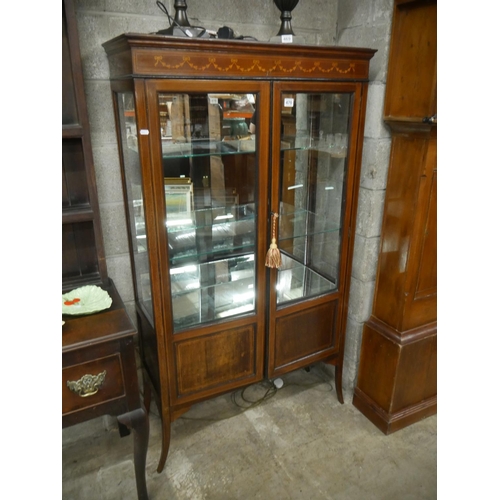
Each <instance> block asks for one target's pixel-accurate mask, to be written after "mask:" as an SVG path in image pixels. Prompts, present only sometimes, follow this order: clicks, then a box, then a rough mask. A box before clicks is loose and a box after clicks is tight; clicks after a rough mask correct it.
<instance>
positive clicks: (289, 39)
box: [281, 35, 293, 43]
mask: <svg viewBox="0 0 500 500" xmlns="http://www.w3.org/2000/svg"><path fill="white" fill-rule="evenodd" d="M292 42H293V35H281V43H292Z"/></svg>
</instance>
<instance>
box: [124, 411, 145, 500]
mask: <svg viewBox="0 0 500 500" xmlns="http://www.w3.org/2000/svg"><path fill="white" fill-rule="evenodd" d="M117 418H118V421H119V422H120V423H122V424H124V425H126V426H127V427H128V428H131V429H132V431H133V433H134V469H135V482H136V485H137V496H138V498H139V500H148V490H147V487H146V455H147V452H148V442H149V418H148V415H147V413H146V411H145V410H144V408H138V409H137V410H133V411H131V412H128V413H125V414H123V415H120V416H119V417H117Z"/></svg>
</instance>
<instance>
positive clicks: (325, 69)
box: [154, 56, 356, 74]
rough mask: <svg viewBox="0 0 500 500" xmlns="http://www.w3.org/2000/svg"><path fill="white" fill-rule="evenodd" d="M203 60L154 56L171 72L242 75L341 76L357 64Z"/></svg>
mask: <svg viewBox="0 0 500 500" xmlns="http://www.w3.org/2000/svg"><path fill="white" fill-rule="evenodd" d="M197 59H201V61H200V62H198V63H196V62H194V60H193V59H192V58H191V57H190V56H183V57H182V60H180V61H179V60H177V61H172V58H171V57H169V61H170V62H165V61H164V60H163V56H154V66H155V67H156V68H158V67H161V68H163V69H167V70H170V71H175V70H182V69H189V70H195V71H207V70H215V71H218V72H221V73H227V72H230V71H240V72H242V73H250V72H261V73H265V74H272V73H296V72H301V73H303V74H313V73H323V74H329V73H332V72H337V73H341V74H347V73H349V72H352V73H355V72H356V65H355V63H352V62H350V63H346V64H345V67H341V65H340V64H339V63H338V62H335V61H332V62H327V63H323V62H321V61H314V62H313V64H312V65H310V64H309V65H305V64H304V63H303V62H302V61H300V60H296V61H293V65H292V66H288V67H287V66H285V65H284V64H283V61H282V60H280V59H278V60H273V61H272V62H271V65H270V66H267V67H266V65H265V64H263V62H262V61H261V60H260V59H253V60H252V61H251V63H250V62H249V61H247V60H242V61H240V60H239V59H238V58H234V57H232V58H230V60H229V62H227V61H225V60H223V59H218V58H216V57H206V58H205V59H204V60H203V58H200V57H197Z"/></svg>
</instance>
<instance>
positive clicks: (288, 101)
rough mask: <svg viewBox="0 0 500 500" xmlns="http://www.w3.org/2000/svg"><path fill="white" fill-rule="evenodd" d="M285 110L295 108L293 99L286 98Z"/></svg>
mask: <svg viewBox="0 0 500 500" xmlns="http://www.w3.org/2000/svg"><path fill="white" fill-rule="evenodd" d="M284 106H285V108H293V97H285V104H284Z"/></svg>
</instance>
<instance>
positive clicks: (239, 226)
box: [139, 80, 270, 404]
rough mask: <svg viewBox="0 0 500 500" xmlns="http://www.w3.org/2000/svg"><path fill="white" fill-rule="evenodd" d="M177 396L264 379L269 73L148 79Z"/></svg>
mask: <svg viewBox="0 0 500 500" xmlns="http://www.w3.org/2000/svg"><path fill="white" fill-rule="evenodd" d="M145 88H146V99H147V107H148V129H147V132H143V131H140V132H139V133H144V134H145V133H147V134H148V136H149V144H150V153H151V158H150V170H151V179H152V185H153V192H154V202H153V203H154V213H155V214H156V220H155V226H156V227H155V230H156V238H157V244H158V248H159V256H160V262H159V275H158V280H159V283H160V288H161V290H162V294H161V299H157V300H161V302H162V305H163V309H164V310H165V314H164V325H163V327H164V329H165V333H166V335H165V338H166V340H167V342H168V349H167V352H168V360H167V363H168V369H169V378H170V383H171V392H170V393H171V394H172V395H175V400H174V401H173V403H174V404H182V403H183V402H189V401H191V400H195V399H199V398H200V397H205V396H207V397H208V396H210V395H213V394H216V393H219V392H224V391H227V390H229V389H231V388H233V387H238V386H242V385H247V384H250V383H253V382H255V381H257V380H260V379H261V378H262V376H263V366H264V358H263V352H264V335H265V303H266V273H265V267H264V259H265V253H266V243H267V241H266V235H267V203H268V202H267V200H268V155H269V146H268V140H267V139H268V136H269V125H268V122H266V121H265V116H262V114H261V115H260V116H259V117H258V118H257V120H258V122H257V124H256V125H257V133H256V134H252V133H251V128H252V127H251V123H252V121H253V120H254V112H255V109H256V108H257V107H258V108H259V109H261V108H262V109H269V106H270V87H269V84H268V83H265V82H234V81H233V82H225V81H208V80H205V81H194V80H184V81H179V80H176V81H173V80H172V81H167V80H150V81H147V82H146V83H145Z"/></svg>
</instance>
